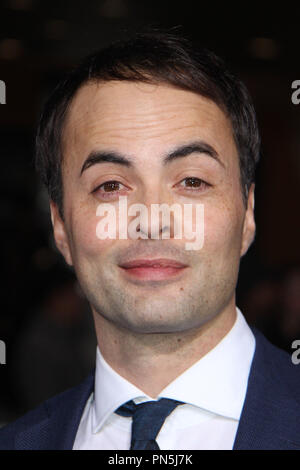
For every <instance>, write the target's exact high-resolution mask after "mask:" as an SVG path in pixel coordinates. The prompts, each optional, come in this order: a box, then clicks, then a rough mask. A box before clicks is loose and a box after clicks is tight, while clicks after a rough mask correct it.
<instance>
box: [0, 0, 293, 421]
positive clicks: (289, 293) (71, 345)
mask: <svg viewBox="0 0 300 470" xmlns="http://www.w3.org/2000/svg"><path fill="white" fill-rule="evenodd" d="M299 13H300V6H299V5H298V6H296V5H293V7H290V6H289V5H288V4H287V3H286V4H282V3H280V4H275V3H273V4H272V6H271V7H270V6H264V5H263V4H261V6H260V7H259V8H258V7H253V6H252V3H249V4H245V3H243V4H241V5H239V6H234V7H230V5H229V4H228V2H224V4H222V5H221V6H220V5H219V4H214V3H211V4H210V5H207V4H206V3H205V4H204V2H201V1H189V0H185V2H177V1H172V2H168V1H163V0H160V1H156V0H152V1H138V0H89V1H88V2H87V1H82V0H77V1H76V0H73V1H71V0H67V1H57V0H52V1H48V0H43V1H38V0H1V2H0V25H1V27H0V80H2V81H4V82H5V84H6V104H5V105H2V104H1V105H0V157H1V170H0V192H1V199H0V219H1V233H0V237H1V251H0V252H1V273H2V276H1V285H0V286H1V315H0V340H2V341H4V342H5V344H6V364H0V384H1V388H0V425H1V423H5V422H9V421H11V420H13V419H15V418H16V417H18V416H19V415H20V414H22V413H24V412H25V411H27V410H28V409H30V408H32V407H34V406H36V405H37V404H38V403H40V402H41V401H43V400H44V399H46V398H48V397H49V396H52V395H54V394H55V393H58V392H60V391H62V390H64V389H66V388H68V387H70V386H73V385H75V384H76V383H78V382H79V381H81V380H82V379H83V378H84V377H85V376H86V375H87V374H88V372H89V371H90V369H91V368H92V367H93V365H94V360H95V347H96V340H95V334H94V331H93V325H92V319H91V315H90V314H89V307H88V305H87V302H86V301H85V299H84V296H83V294H82V292H81V290H80V287H79V285H78V284H77V282H76V279H75V278H74V275H73V273H72V271H70V270H69V269H68V268H67V267H66V265H65V264H64V262H63V261H62V258H61V256H60V255H59V254H58V252H57V250H56V249H55V246H54V243H53V237H52V233H51V226H50V217H49V210H48V198H47V194H46V193H45V190H44V188H43V187H42V186H41V183H40V182H39V181H38V179H37V178H36V175H35V172H34V169H33V149H34V135H35V129H36V124H37V120H38V117H39V113H40V110H41V107H42V104H43V102H44V100H45V98H46V97H47V96H48V95H49V93H50V91H51V90H52V89H53V88H54V86H55V85H56V83H57V82H58V81H59V79H60V78H61V77H62V76H63V75H64V74H65V72H67V71H68V70H70V69H71V68H72V67H73V66H74V65H76V64H77V63H78V62H79V61H80V60H81V59H82V58H83V57H84V56H85V55H87V54H88V53H90V52H92V51H93V50H95V49H98V48H99V47H102V46H105V45H107V44H108V43H109V42H111V41H112V40H115V39H119V38H123V37H126V36H127V35H128V34H129V33H132V32H133V31H136V30H139V29H141V28H142V27H143V26H146V25H147V26H149V25H152V26H156V27H159V26H160V27H164V28H168V27H174V26H181V27H182V29H181V30H182V31H183V32H184V33H185V34H186V35H187V36H188V37H190V38H192V39H193V40H195V41H197V42H198V43H199V44H200V45H204V46H206V47H209V48H211V49H212V50H214V51H215V52H216V53H218V54H220V55H221V56H223V57H224V58H225V59H226V60H227V62H228V64H229V65H230V66H231V68H232V69H233V70H234V71H235V72H236V73H237V74H238V75H239V76H240V77H241V78H242V79H243V80H244V82H245V83H246V85H247V86H248V88H249V90H250V92H251V94H252V97H253V100H254V104H255V107H256V110H257V115H258V121H259V125H260V130H261V135H262V142H263V156H262V160H261V162H260V164H259V167H258V169H257V179H256V181H257V184H256V204H255V209H256V222H257V235H256V240H255V243H254V244H253V245H252V247H251V248H250V250H249V252H248V253H247V255H246V256H245V257H244V258H243V259H242V262H241V267H240V278H239V283H238V287H237V305H238V306H239V307H240V308H241V310H242V312H243V313H244V315H245V316H246V318H247V320H248V322H249V323H251V324H253V325H256V326H257V327H258V328H260V329H261V330H262V331H263V332H264V333H265V335H266V336H267V337H268V338H269V339H270V340H271V341H272V342H273V343H274V344H277V345H278V346H280V347H282V348H284V349H286V350H287V351H288V352H289V353H292V349H291V344H292V341H293V340H295V339H300V250H299V241H300V236H299V235H300V230H299V229H300V222H299V209H298V207H299V201H300V198H299V196H300V132H299V130H300V128H299V124H300V105H298V106H297V105H295V104H293V103H292V100H291V95H292V92H293V90H292V88H291V84H292V82H293V81H294V80H297V79H298V80H300V54H299V52H300V51H299V50H300V28H299Z"/></svg>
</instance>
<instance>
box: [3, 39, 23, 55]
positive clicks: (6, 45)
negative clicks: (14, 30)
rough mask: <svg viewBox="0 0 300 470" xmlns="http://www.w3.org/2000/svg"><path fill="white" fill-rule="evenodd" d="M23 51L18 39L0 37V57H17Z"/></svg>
mask: <svg viewBox="0 0 300 470" xmlns="http://www.w3.org/2000/svg"><path fill="white" fill-rule="evenodd" d="M22 52H23V46H22V43H21V41H19V40H18V39H9V38H7V39H2V41H0V58H1V59H17V58H18V57H20V55H21V54H22Z"/></svg>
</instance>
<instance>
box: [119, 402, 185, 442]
mask: <svg viewBox="0 0 300 470" xmlns="http://www.w3.org/2000/svg"><path fill="white" fill-rule="evenodd" d="M183 404H184V403H183V402H181V401H177V400H171V399H168V398H161V399H160V400H158V401H147V402H144V403H139V404H138V405H136V404H135V403H134V402H133V401H132V400H130V401H128V402H127V403H125V404H124V405H122V406H120V408H118V409H117V410H116V413H117V414H119V415H121V416H132V434H131V449H132V448H135V449H137V448H140V447H134V446H136V445H142V444H141V441H144V443H146V441H147V442H150V441H152V442H153V441H155V439H156V436H157V434H158V433H159V431H160V429H161V427H162V425H163V423H164V421H165V419H166V418H167V416H169V414H171V413H172V411H173V410H174V409H175V408H176V407H177V406H178V405H183ZM137 441H140V444H137ZM145 445H146V444H145ZM142 448H145V449H146V448H147V447H142Z"/></svg>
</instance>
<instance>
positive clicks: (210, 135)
mask: <svg viewBox="0 0 300 470" xmlns="http://www.w3.org/2000/svg"><path fill="white" fill-rule="evenodd" d="M190 138H191V139H195V138H201V139H205V140H206V141H207V142H208V143H210V144H211V145H213V146H214V147H215V148H216V150H217V152H220V153H224V148H227V150H228V151H229V152H230V153H234V154H235V153H236V146H235V143H234V138H233V131H232V126H231V123H230V120H229V119H228V118H227V116H226V115H225V114H224V112H223V111H222V110H221V109H220V108H219V107H218V106H217V105H216V104H215V103H214V102H212V101H211V100H209V99H207V98H204V97H203V96H200V95H198V94H195V93H193V92H190V91H186V90H181V89H178V88H175V87H172V86H168V85H164V84H148V83H142V82H128V81H122V82H119V81H111V82H105V83H102V82H97V83H96V82H91V83H88V84H85V85H84V86H82V87H81V88H80V89H79V90H78V92H77V94H76V95H75V97H74V99H73V101H72V103H71V105H70V108H69V111H68V115H67V119H66V123H65V129H64V133H63V150H64V154H65V155H66V154H68V153H72V155H74V156H75V154H76V155H82V158H84V156H86V154H87V153H88V152H89V151H91V150H94V149H96V148H97V147H100V148H101V147H105V146H110V147H111V146H113V147H119V146H120V145H121V146H122V149H123V150H124V151H125V150H128V151H135V150H137V149H138V148H140V147H141V146H143V147H145V144H147V143H148V144H151V148H152V149H153V150H154V149H155V147H156V146H159V147H161V145H166V146H168V145H172V144H174V143H176V142H174V141H177V142H180V141H183V142H184V141H187V140H188V139H190Z"/></svg>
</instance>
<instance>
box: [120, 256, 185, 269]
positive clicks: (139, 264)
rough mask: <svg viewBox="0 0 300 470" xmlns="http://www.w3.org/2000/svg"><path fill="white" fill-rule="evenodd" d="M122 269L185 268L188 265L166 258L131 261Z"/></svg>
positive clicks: (122, 265)
mask: <svg viewBox="0 0 300 470" xmlns="http://www.w3.org/2000/svg"><path fill="white" fill-rule="evenodd" d="M120 266H121V267H122V268H125V269H132V268H157V269H159V268H178V269H180V268H185V267H186V266H187V265H186V264H182V263H179V262H178V261H175V260H172V259H166V258H158V259H153V260H149V259H148V260H147V259H137V260H133V261H129V262H127V263H123V264H121V265H120Z"/></svg>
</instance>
